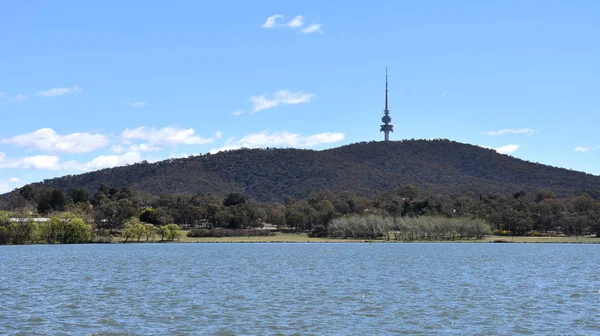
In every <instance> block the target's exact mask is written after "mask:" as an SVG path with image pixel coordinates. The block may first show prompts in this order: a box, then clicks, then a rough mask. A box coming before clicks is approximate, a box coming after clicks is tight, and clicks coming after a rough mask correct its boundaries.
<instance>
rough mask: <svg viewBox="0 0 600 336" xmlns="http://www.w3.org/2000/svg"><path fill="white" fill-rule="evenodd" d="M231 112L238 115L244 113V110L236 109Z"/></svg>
mask: <svg viewBox="0 0 600 336" xmlns="http://www.w3.org/2000/svg"><path fill="white" fill-rule="evenodd" d="M231 114H232V115H234V116H239V115H242V114H244V111H242V110H236V111H233V112H231Z"/></svg>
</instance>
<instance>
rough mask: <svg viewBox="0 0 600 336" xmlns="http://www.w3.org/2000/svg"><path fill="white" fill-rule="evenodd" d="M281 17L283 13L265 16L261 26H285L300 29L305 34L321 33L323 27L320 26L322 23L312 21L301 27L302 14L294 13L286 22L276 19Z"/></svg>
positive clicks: (302, 23)
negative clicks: (265, 18)
mask: <svg viewBox="0 0 600 336" xmlns="http://www.w3.org/2000/svg"><path fill="white" fill-rule="evenodd" d="M280 19H283V15H281V14H275V15H271V16H269V17H268V18H267V20H266V21H265V23H263V24H262V26H261V27H262V28H281V27H287V28H290V29H292V30H296V31H300V32H302V33H305V34H311V33H321V34H322V33H323V29H322V28H321V27H322V26H323V25H322V24H321V23H313V24H311V25H309V26H308V27H306V28H301V27H303V26H304V17H303V16H302V15H296V16H294V18H292V19H291V20H290V21H288V22H287V23H279V22H278V21H279V20H280Z"/></svg>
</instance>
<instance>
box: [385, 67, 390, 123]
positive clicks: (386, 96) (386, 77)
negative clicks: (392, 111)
mask: <svg viewBox="0 0 600 336" xmlns="http://www.w3.org/2000/svg"><path fill="white" fill-rule="evenodd" d="M385 111H389V109H388V76H387V67H385ZM388 113H389V112H388Z"/></svg>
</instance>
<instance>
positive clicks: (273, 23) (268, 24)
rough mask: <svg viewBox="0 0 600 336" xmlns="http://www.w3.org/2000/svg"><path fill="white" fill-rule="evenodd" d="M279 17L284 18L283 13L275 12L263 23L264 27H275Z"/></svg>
mask: <svg viewBox="0 0 600 336" xmlns="http://www.w3.org/2000/svg"><path fill="white" fill-rule="evenodd" d="M277 19H283V15H281V14H275V15H271V16H269V17H268V18H267V21H265V23H263V25H262V26H261V27H262V28H274V27H275V26H276V25H277Z"/></svg>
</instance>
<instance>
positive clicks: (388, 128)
mask: <svg viewBox="0 0 600 336" xmlns="http://www.w3.org/2000/svg"><path fill="white" fill-rule="evenodd" d="M381 121H382V122H383V125H381V128H380V132H383V133H384V134H385V137H384V140H385V141H389V140H390V132H393V131H394V125H392V124H390V123H391V122H392V117H390V109H389V107H388V73H387V67H385V110H383V117H382V118H381Z"/></svg>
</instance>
